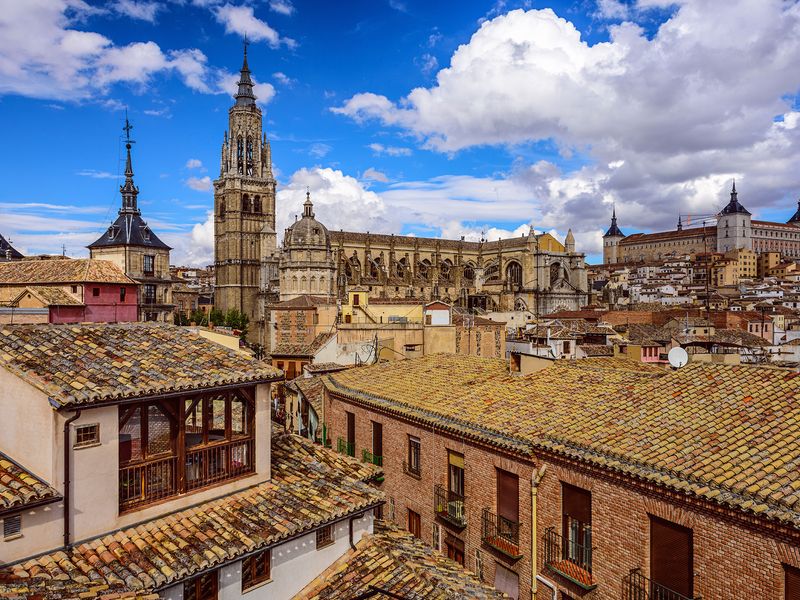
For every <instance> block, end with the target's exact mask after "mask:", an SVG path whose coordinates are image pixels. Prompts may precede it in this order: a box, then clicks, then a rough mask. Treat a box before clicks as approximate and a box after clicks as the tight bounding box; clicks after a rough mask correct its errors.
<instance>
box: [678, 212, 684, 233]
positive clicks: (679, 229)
mask: <svg viewBox="0 0 800 600" xmlns="http://www.w3.org/2000/svg"><path fill="white" fill-rule="evenodd" d="M678 231H683V223H682V222H681V216H680V215H678Z"/></svg>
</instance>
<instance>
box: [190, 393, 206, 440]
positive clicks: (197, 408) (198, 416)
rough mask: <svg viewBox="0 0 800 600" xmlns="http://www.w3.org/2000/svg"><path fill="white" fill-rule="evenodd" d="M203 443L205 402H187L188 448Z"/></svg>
mask: <svg viewBox="0 0 800 600" xmlns="http://www.w3.org/2000/svg"><path fill="white" fill-rule="evenodd" d="M202 443H203V401H202V400H187V401H186V446H187V447H191V446H198V445H200V444H202Z"/></svg>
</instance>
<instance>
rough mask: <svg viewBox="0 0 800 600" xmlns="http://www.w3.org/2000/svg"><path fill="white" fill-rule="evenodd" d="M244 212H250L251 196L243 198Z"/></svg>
mask: <svg viewBox="0 0 800 600" xmlns="http://www.w3.org/2000/svg"><path fill="white" fill-rule="evenodd" d="M242 212H250V196H248V195H247V194H245V195H244V196H242Z"/></svg>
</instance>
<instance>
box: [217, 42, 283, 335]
mask: <svg viewBox="0 0 800 600" xmlns="http://www.w3.org/2000/svg"><path fill="white" fill-rule="evenodd" d="M238 86H239V88H238V90H237V92H236V94H235V96H234V98H235V99H236V102H234V104H233V106H231V108H230V110H229V111H228V130H227V131H226V132H225V135H224V137H223V142H222V156H221V158H220V174H219V179H217V180H216V181H214V266H215V270H216V273H215V275H216V287H215V291H214V306H215V308H219V309H220V310H222V311H223V312H227V311H228V310H230V309H237V310H239V311H241V312H243V313H244V314H246V315H247V316H248V317H249V318H250V326H249V329H248V339H249V340H250V341H251V342H257V343H261V344H263V338H264V322H265V321H264V319H265V315H264V304H265V302H266V300H267V299H268V298H269V296H270V293H272V292H273V291H275V292H277V286H278V280H277V277H278V268H277V266H278V249H277V236H276V235H275V178H274V177H273V175H272V156H271V152H270V145H269V141H268V140H267V136H266V134H265V133H263V130H262V115H261V109H260V108H259V107H258V106H257V105H256V97H255V94H254V93H253V80H252V79H251V78H250V68H249V66H248V64H247V41H246V40H245V43H244V62H243V64H242V70H241V75H240V77H239V83H238Z"/></svg>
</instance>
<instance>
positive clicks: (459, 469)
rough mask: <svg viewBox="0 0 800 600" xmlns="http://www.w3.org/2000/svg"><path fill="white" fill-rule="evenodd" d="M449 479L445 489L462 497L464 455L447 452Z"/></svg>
mask: <svg viewBox="0 0 800 600" xmlns="http://www.w3.org/2000/svg"><path fill="white" fill-rule="evenodd" d="M447 458H448V462H449V467H450V468H449V477H448V478H447V489H448V491H450V492H451V493H453V494H456V495H458V496H462V497H463V496H464V455H463V454H459V453H457V452H452V451H450V450H448V452H447Z"/></svg>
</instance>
